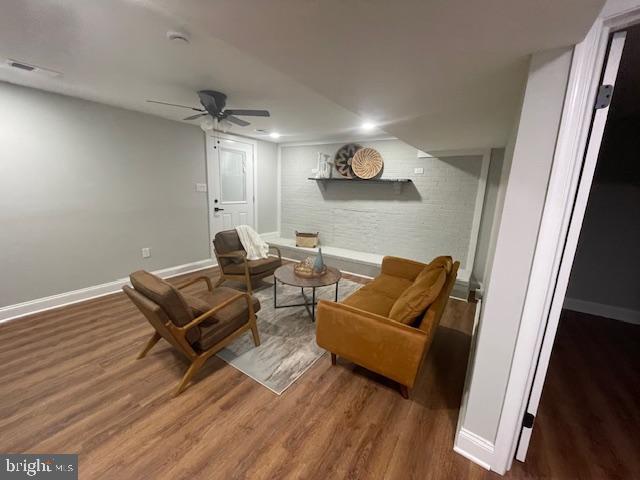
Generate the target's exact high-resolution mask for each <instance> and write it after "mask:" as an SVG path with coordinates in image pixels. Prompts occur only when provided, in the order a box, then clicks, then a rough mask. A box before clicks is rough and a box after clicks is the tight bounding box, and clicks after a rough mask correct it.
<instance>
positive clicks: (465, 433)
mask: <svg viewBox="0 0 640 480" xmlns="http://www.w3.org/2000/svg"><path fill="white" fill-rule="evenodd" d="M453 450H454V452H456V453H459V454H460V455H462V456H463V457H465V458H467V459H469V460H471V461H472V462H473V463H477V464H478V465H480V466H481V467H482V468H486V469H487V470H491V460H492V458H493V451H494V445H493V443H492V442H490V441H488V440H487V439H485V438H482V437H481V436H479V435H476V434H475V433H473V432H470V431H469V430H466V429H465V428H461V429H460V430H459V431H458V434H457V435H456V442H455V444H454V446H453Z"/></svg>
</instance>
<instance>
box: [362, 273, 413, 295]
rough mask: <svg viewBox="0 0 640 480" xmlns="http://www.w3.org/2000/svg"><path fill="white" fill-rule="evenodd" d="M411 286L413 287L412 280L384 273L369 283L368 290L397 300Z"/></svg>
mask: <svg viewBox="0 0 640 480" xmlns="http://www.w3.org/2000/svg"><path fill="white" fill-rule="evenodd" d="M411 285H413V282H412V281H411V280H407V279H406V278H401V277H394V276H391V275H386V274H384V273H383V274H381V275H379V276H378V277H376V278H375V280H373V281H372V282H370V283H368V284H367V288H371V289H373V290H375V291H377V292H379V293H381V294H383V295H386V296H387V297H390V298H393V299H394V300H395V299H397V298H398V297H399V296H400V295H402V293H403V292H404V291H405V290H406V289H407V288H409V287H410V286H411Z"/></svg>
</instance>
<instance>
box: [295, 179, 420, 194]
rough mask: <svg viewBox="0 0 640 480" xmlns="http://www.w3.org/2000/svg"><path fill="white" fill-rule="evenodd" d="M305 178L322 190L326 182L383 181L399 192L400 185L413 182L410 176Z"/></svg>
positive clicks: (325, 186)
mask: <svg viewBox="0 0 640 480" xmlns="http://www.w3.org/2000/svg"><path fill="white" fill-rule="evenodd" d="M307 180H313V181H315V182H318V185H319V186H320V188H321V189H322V190H325V189H326V188H327V183H353V184H356V183H359V184H365V183H385V184H388V185H393V191H394V192H395V193H400V192H402V187H403V186H404V185H405V184H407V183H413V181H412V180H411V179H410V178H375V179H370V180H363V179H361V178H340V177H336V178H314V177H309V178H308V179H307Z"/></svg>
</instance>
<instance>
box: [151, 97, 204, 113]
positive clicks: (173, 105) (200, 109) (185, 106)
mask: <svg viewBox="0 0 640 480" xmlns="http://www.w3.org/2000/svg"><path fill="white" fill-rule="evenodd" d="M147 103H158V104H160V105H169V106H171V107H180V108H188V109H189V110H195V111H196V112H204V111H205V110H204V109H202V108H195V107H189V106H187V105H178V104H177V103H168V102H159V101H157V100H147Z"/></svg>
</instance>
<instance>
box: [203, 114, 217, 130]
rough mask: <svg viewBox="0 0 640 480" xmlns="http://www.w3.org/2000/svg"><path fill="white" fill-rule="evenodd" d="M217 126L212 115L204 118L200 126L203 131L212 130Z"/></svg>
mask: <svg viewBox="0 0 640 480" xmlns="http://www.w3.org/2000/svg"><path fill="white" fill-rule="evenodd" d="M214 127H215V125H214V123H213V120H211V118H210V117H206V118H204V119H203V120H202V121H201V122H200V128H201V129H202V131H203V132H210V131H211V130H213V129H214Z"/></svg>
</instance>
